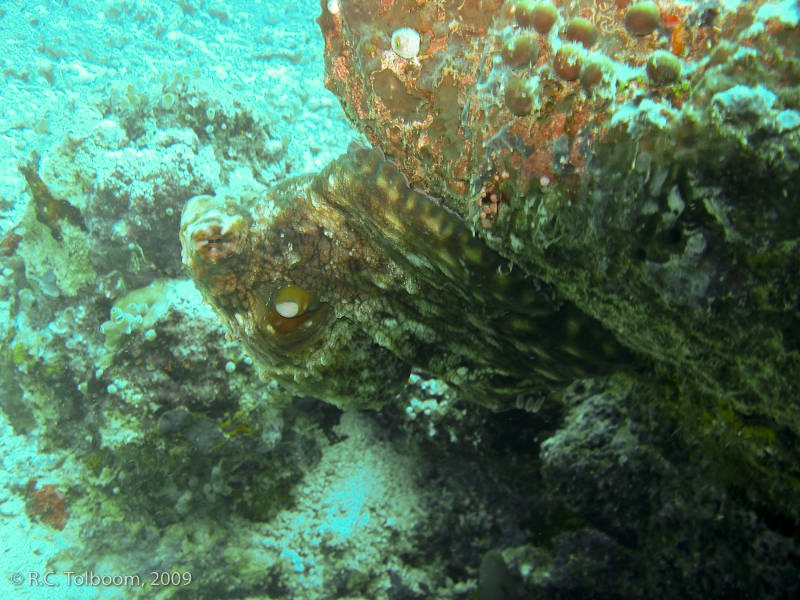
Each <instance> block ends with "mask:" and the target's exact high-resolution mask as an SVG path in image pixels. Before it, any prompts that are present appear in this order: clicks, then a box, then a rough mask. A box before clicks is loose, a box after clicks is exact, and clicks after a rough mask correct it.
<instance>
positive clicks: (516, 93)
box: [505, 78, 533, 117]
mask: <svg viewBox="0 0 800 600" xmlns="http://www.w3.org/2000/svg"><path fill="white" fill-rule="evenodd" d="M505 99H506V107H507V108H508V110H509V111H510V112H511V114H512V115H514V116H517V117H525V116H527V115H529V114H531V111H533V92H532V91H531V89H530V86H529V85H528V82H526V81H524V80H523V79H517V78H514V79H509V80H508V83H506V91H505Z"/></svg>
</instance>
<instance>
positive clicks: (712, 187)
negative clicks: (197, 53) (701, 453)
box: [319, 0, 800, 517]
mask: <svg viewBox="0 0 800 600" xmlns="http://www.w3.org/2000/svg"><path fill="white" fill-rule="evenodd" d="M557 6H558V7H559V8H558V10H554V7H553V6H551V5H550V4H549V3H547V2H542V3H539V2H527V1H519V2H500V1H475V2H435V3H425V4H424V5H416V4H413V3H403V2H399V3H392V4H391V5H387V4H385V3H381V2H372V3H371V2H358V3H347V2H336V1H335V0H334V1H332V2H323V3H322V5H321V8H322V15H321V16H320V18H319V23H320V26H321V27H322V29H323V32H324V36H325V64H326V85H327V86H328V88H329V89H331V90H332V91H333V92H334V93H335V94H336V95H337V96H338V97H339V99H340V100H341V102H342V106H343V107H344V109H345V111H346V112H347V114H348V115H349V116H350V117H351V118H352V119H353V120H354V122H355V123H356V124H357V125H358V127H359V128H360V129H361V130H362V131H363V132H364V134H365V135H366V137H367V138H368V139H369V140H370V142H371V143H372V144H373V146H375V147H377V148H380V149H382V150H383V152H385V153H386V155H387V157H389V158H390V159H391V160H393V161H394V162H396V163H397V165H398V166H399V168H400V170H401V171H402V172H403V173H404V174H405V175H406V176H407V177H408V179H409V181H410V184H411V185H412V186H416V187H418V188H421V189H422V190H424V191H425V192H427V193H429V194H431V195H433V196H435V197H437V198H440V199H441V202H442V203H443V204H444V205H445V206H447V207H449V208H450V209H451V210H453V211H455V212H457V213H458V214H460V215H461V216H462V217H463V219H464V220H465V221H466V222H467V223H468V224H469V225H470V227H471V228H472V229H473V231H474V233H475V235H476V236H479V237H482V238H483V239H485V241H486V243H487V244H488V245H489V246H490V247H492V248H494V249H495V250H496V251H497V252H498V253H500V254H501V255H503V256H504V257H506V258H508V259H509V260H510V261H511V262H512V263H513V264H514V266H515V268H517V269H521V270H523V271H524V272H525V273H527V274H528V275H529V276H531V277H535V278H538V279H540V280H542V281H543V282H544V283H545V284H546V285H548V286H550V289H551V293H553V294H554V296H555V297H556V298H558V299H561V300H563V301H564V302H569V303H574V304H575V305H576V306H577V307H578V308H579V309H580V310H582V311H584V312H585V313H586V314H587V315H589V316H590V317H592V318H593V319H596V320H597V321H599V323H601V324H602V325H603V326H604V327H606V328H607V330H608V331H609V332H611V333H612V334H613V335H614V337H615V338H616V340H618V341H619V342H620V343H621V344H622V345H623V346H625V347H626V348H627V349H629V350H631V351H632V352H633V353H635V354H636V355H637V356H639V357H642V358H643V359H645V360H647V361H649V362H650V364H651V365H652V371H653V373H655V374H656V377H658V378H659V379H660V381H662V382H668V384H669V387H670V391H669V392H668V393H667V394H665V395H663V396H661V397H657V398H655V399H654V401H653V409H654V412H653V419H654V421H657V420H658V419H660V418H661V417H660V416H658V415H661V414H669V415H671V417H670V418H675V419H678V420H679V421H681V423H682V428H684V429H685V430H686V433H687V435H690V436H692V437H695V438H696V439H699V440H703V441H705V442H707V444H708V447H709V452H711V453H713V454H720V455H722V462H723V464H727V465H729V466H730V468H731V471H738V476H740V477H741V478H742V481H743V482H744V481H746V482H747V484H746V485H754V484H755V485H757V486H759V487H760V489H761V492H762V493H763V494H765V495H766V496H767V497H770V498H771V500H772V501H774V502H776V503H777V504H779V505H781V506H783V508H784V510H786V511H788V513H789V514H792V515H794V516H795V517H797V516H798V515H800V505H798V504H797V500H796V499H797V498H798V497H799V496H798V494H797V492H798V489H800V471H798V465H799V464H800V462H799V461H798V459H800V456H798V453H797V448H798V435H799V434H800V403H798V391H799V390H800V379H798V373H800V353H799V351H800V321H798V316H799V315H800V313H798V301H799V299H800V279H798V272H800V260H799V259H800V256H799V255H798V234H799V233H800V228H798V225H799V224H800V207H799V206H800V205H798V202H797V199H798V195H800V189H799V186H800V178H798V177H797V173H798V167H799V166H800V162H799V161H800V146H799V145H798V144H799V143H800V113H798V98H800V96H798V94H800V76H799V75H798V64H797V62H796V55H797V52H798V38H797V25H798V11H797V7H796V6H794V5H792V4H791V3H784V4H781V5H775V4H771V3H762V2H749V3H742V4H740V5H738V6H737V7H736V8H735V9H733V8H727V7H718V6H713V7H712V6H710V5H706V4H703V3H698V4H693V3H677V2H675V3H673V2H662V3H659V4H656V3H654V2H649V1H644V2H636V3H628V2H616V3H615V2H606V3H602V2H600V3H584V2H581V3H572V4H569V5H564V6H561V5H557ZM396 31H398V32H402V33H403V35H404V36H409V35H412V36H415V38H416V39H415V47H416V48H417V49H418V50H417V52H416V53H414V55H413V56H404V54H403V53H402V52H397V51H395V50H394V49H393V47H392V46H391V44H390V40H393V39H394V38H393V37H392V32H396ZM410 218H412V216H411V215H409V219H410Z"/></svg>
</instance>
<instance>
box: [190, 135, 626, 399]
mask: <svg viewBox="0 0 800 600" xmlns="http://www.w3.org/2000/svg"><path fill="white" fill-rule="evenodd" d="M180 239H181V244H182V260H183V263H184V264H185V265H186V266H187V267H188V268H189V270H190V271H191V274H192V277H193V279H194V281H195V283H196V285H197V287H198V289H200V291H201V292H202V294H203V296H204V298H205V299H206V300H207V301H208V302H209V303H210V304H211V305H212V306H213V308H214V309H215V310H216V312H217V313H218V314H219V315H220V317H221V318H222V319H223V320H224V322H225V324H226V325H227V328H228V329H229V331H230V335H231V336H232V337H233V338H235V339H238V340H239V341H240V342H241V343H242V344H243V346H244V347H245V349H246V350H247V352H248V353H249V354H250V355H251V357H252V358H253V360H254V362H255V364H256V365H258V367H259V370H260V374H261V376H262V377H263V378H265V379H273V380H276V381H277V382H279V383H280V384H282V385H284V386H286V387H288V388H289V389H290V390H291V391H292V392H293V393H296V394H300V395H306V396H314V397H317V398H320V399H322V400H325V401H327V402H330V403H333V404H335V405H337V406H339V407H341V408H349V407H356V408H379V407H380V406H382V405H383V404H384V403H386V402H387V401H390V400H392V399H393V398H394V397H395V396H396V395H397V394H398V393H399V392H400V391H402V389H403V387H404V386H405V384H406V383H407V381H408V377H409V375H410V373H411V370H412V368H416V369H419V370H421V371H422V372H425V373H428V374H430V375H431V376H434V377H437V378H440V379H442V380H444V381H446V382H447V383H449V384H450V385H452V386H454V387H455V388H457V390H458V391H459V393H460V394H461V395H462V396H463V397H464V398H466V399H469V400H472V401H474V402H477V403H479V404H481V405H483V406H487V407H489V408H491V409H493V410H502V409H508V408H512V407H514V406H515V403H516V399H517V398H519V397H520V396H528V395H532V394H542V393H544V394H547V393H549V392H550V391H552V390H557V389H560V388H563V387H565V386H566V385H568V384H569V383H571V382H572V381H574V380H576V379H579V378H585V377H590V376H595V375H599V374H605V373H609V372H612V371H615V370H618V369H624V368H626V367H627V366H628V365H630V364H631V362H632V360H633V359H632V356H631V355H630V353H629V352H628V351H627V350H626V349H625V348H624V347H623V346H622V345H621V344H620V343H619V342H618V341H617V340H616V339H615V338H614V336H613V335H612V333H611V332H609V331H608V330H607V329H605V328H604V327H603V326H602V325H601V324H600V323H599V322H598V321H596V320H595V319H593V318H591V317H589V316H588V315H586V314H585V313H583V312H582V311H581V310H580V309H579V308H578V307H577V306H575V305H574V304H573V303H571V302H569V301H565V300H563V299H560V298H559V297H558V295H557V294H556V293H555V292H554V290H553V289H551V288H550V287H549V286H548V285H546V284H545V283H543V282H542V281H540V280H538V279H537V278H536V277H533V276H531V275H529V274H528V273H526V272H524V271H523V270H521V269H520V268H518V267H515V266H514V265H512V264H511V263H510V262H508V261H507V260H506V259H505V258H503V257H502V256H500V255H499V254H497V253H496V252H495V251H494V250H492V249H490V248H489V247H488V246H487V245H486V244H485V242H484V241H483V240H482V239H481V238H479V237H476V236H475V235H474V234H473V232H472V230H471V229H470V228H469V226H468V225H467V224H466V223H465V222H464V221H463V220H462V219H461V217H460V216H459V215H457V214H455V213H453V212H451V211H449V210H448V209H447V208H445V207H444V206H443V205H442V204H441V203H440V202H439V201H437V199H435V198H433V197H431V196H429V195H427V194H425V193H424V192H422V191H421V190H419V189H415V188H412V187H410V186H409V183H408V180H407V178H406V177H405V176H404V175H403V174H402V173H401V172H400V171H399V169H398V167H397V166H396V165H395V163H393V162H392V161H390V160H387V159H386V158H385V157H384V155H383V153H382V152H381V151H380V150H375V149H369V148H365V147H362V146H359V145H353V146H351V148H350V149H349V150H348V151H347V152H346V153H345V154H344V155H342V156H340V157H339V158H338V159H336V160H334V161H333V162H331V163H330V164H329V165H328V166H327V167H326V168H325V169H324V170H322V171H321V172H320V173H318V174H316V175H306V176H301V177H298V178H294V179H290V180H287V181H284V182H282V183H280V184H277V185H275V186H274V187H272V188H271V189H269V190H267V191H266V192H263V193H260V194H258V193H245V194H242V195H241V196H238V197H233V196H230V195H215V196H210V195H201V196H195V197H194V198H191V199H190V200H189V201H188V202H187V203H186V205H185V206H184V208H183V212H182V215H181V229H180Z"/></svg>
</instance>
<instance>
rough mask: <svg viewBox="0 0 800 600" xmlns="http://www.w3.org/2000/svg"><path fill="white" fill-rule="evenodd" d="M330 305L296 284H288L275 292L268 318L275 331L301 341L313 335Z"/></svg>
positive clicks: (284, 336) (286, 339)
mask: <svg viewBox="0 0 800 600" xmlns="http://www.w3.org/2000/svg"><path fill="white" fill-rule="evenodd" d="M329 309H330V307H329V306H328V305H327V304H324V303H322V302H320V301H319V300H318V298H317V297H316V296H315V295H314V294H312V293H310V292H307V291H306V290H304V289H303V288H300V287H297V286H296V285H287V286H285V287H283V288H281V289H280V290H278V292H277V293H276V294H275V296H274V297H273V299H272V302H271V303H270V304H269V305H268V308H267V319H268V320H269V324H270V325H271V329H272V331H273V332H274V333H276V334H280V335H281V336H283V338H282V339H284V340H285V341H289V340H292V341H295V342H296V341H300V340H302V339H305V338H306V337H307V336H309V335H311V334H312V333H313V332H314V331H315V330H316V329H317V328H318V327H319V325H321V324H322V323H323V322H324V321H325V320H326V318H327V315H328V311H329Z"/></svg>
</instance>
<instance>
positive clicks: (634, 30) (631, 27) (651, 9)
mask: <svg viewBox="0 0 800 600" xmlns="http://www.w3.org/2000/svg"><path fill="white" fill-rule="evenodd" d="M660 22H661V11H660V10H659V8H658V5H657V4H656V3H655V2H651V0H644V2H637V3H636V4H631V5H630V6H629V7H628V10H627V11H626V12H625V29H627V30H628V33H630V34H631V35H648V34H650V33H652V32H654V31H655V30H656V29H657V28H658V25H659V23H660Z"/></svg>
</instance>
